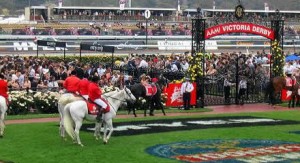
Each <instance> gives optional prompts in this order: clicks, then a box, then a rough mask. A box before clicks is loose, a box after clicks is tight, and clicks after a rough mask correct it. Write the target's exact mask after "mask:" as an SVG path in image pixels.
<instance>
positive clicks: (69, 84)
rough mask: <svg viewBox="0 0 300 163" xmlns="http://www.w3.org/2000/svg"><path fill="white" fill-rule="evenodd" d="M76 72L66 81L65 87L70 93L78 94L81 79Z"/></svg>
mask: <svg viewBox="0 0 300 163" xmlns="http://www.w3.org/2000/svg"><path fill="white" fill-rule="evenodd" d="M76 74H77V73H76V71H75V70H73V71H72V72H71V76H69V77H67V79H66V80H65V82H64V84H63V87H64V88H65V89H66V91H67V92H68V93H76V92H77V91H78V85H79V82H80V79H79V78H78V77H77V76H76Z"/></svg>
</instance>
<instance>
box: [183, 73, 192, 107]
mask: <svg viewBox="0 0 300 163" xmlns="http://www.w3.org/2000/svg"><path fill="white" fill-rule="evenodd" d="M193 90H194V86H193V84H192V83H191V82H190V78H185V81H184V82H183V83H182V85H181V89H180V94H181V95H182V98H183V108H184V110H190V103H191V92H192V91H193Z"/></svg>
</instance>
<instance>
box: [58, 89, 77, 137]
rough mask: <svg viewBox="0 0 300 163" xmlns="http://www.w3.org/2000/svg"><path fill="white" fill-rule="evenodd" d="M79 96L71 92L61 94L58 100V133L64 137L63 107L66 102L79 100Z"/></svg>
mask: <svg viewBox="0 0 300 163" xmlns="http://www.w3.org/2000/svg"><path fill="white" fill-rule="evenodd" d="M81 99H82V98H81V97H75V96H74V94H73V93H65V94H62V95H61V96H60V98H59V100H58V103H57V107H58V112H59V116H60V122H59V133H60V136H61V137H62V138H65V129H64V108H65V106H66V105H67V104H68V103H71V102H74V101H78V100H81Z"/></svg>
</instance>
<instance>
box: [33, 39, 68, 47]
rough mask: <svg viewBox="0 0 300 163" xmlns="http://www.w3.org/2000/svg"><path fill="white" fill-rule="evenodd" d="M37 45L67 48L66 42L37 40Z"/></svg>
mask: <svg viewBox="0 0 300 163" xmlns="http://www.w3.org/2000/svg"><path fill="white" fill-rule="evenodd" d="M37 45H39V46H50V47H59V48H65V47H66V42H57V41H45V40H37Z"/></svg>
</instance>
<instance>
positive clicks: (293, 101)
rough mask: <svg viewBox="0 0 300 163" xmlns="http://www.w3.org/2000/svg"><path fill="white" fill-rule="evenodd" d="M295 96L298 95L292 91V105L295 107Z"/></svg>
mask: <svg viewBox="0 0 300 163" xmlns="http://www.w3.org/2000/svg"><path fill="white" fill-rule="evenodd" d="M295 97H296V95H295V94H294V93H292V107H293V108H294V107H295Z"/></svg>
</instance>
